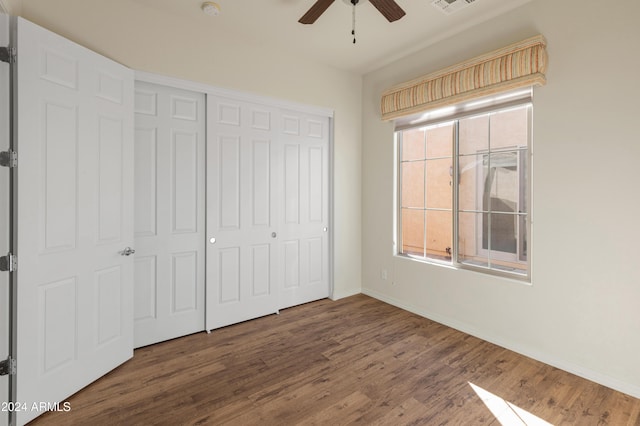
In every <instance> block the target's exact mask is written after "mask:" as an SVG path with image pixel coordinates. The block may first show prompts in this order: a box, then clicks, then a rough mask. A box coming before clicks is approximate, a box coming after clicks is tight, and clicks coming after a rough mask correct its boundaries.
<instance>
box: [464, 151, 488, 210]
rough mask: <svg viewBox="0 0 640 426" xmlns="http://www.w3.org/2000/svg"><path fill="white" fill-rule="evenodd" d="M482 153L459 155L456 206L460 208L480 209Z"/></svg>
mask: <svg viewBox="0 0 640 426" xmlns="http://www.w3.org/2000/svg"><path fill="white" fill-rule="evenodd" d="M483 158H484V155H467V156H464V157H459V160H458V170H459V173H460V178H459V179H458V208H459V209H460V210H482V194H483V193H484V187H483V185H482V172H483V170H484V169H483V165H482V163H483Z"/></svg>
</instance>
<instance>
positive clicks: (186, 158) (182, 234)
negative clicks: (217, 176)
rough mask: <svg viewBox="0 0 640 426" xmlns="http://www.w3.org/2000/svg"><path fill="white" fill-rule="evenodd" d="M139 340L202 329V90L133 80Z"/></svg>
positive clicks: (136, 337)
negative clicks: (180, 88) (195, 91)
mask: <svg viewBox="0 0 640 426" xmlns="http://www.w3.org/2000/svg"><path fill="white" fill-rule="evenodd" d="M135 113H136V114H135V155H134V158H135V208H134V210H135V221H134V223H135V224H134V230H135V246H136V259H135V284H134V288H135V295H134V300H135V306H134V319H135V325H134V345H135V347H140V346H145V345H149V344H152V343H156V342H160V341H163V340H168V339H173V338H175V337H179V336H184V335H187V334H191V333H194V332H197V331H202V330H204V303H205V300H204V241H205V229H204V227H205V220H204V214H205V212H204V208H205V204H204V203H205V103H204V94H201V93H194V92H190V91H185V90H179V89H175V88H170V87H166V86H160V85H156V84H150V83H145V82H139V81H136V83H135Z"/></svg>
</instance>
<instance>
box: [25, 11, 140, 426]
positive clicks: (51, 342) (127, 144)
mask: <svg viewBox="0 0 640 426" xmlns="http://www.w3.org/2000/svg"><path fill="white" fill-rule="evenodd" d="M17 22H18V50H19V51H20V61H19V62H18V84H19V85H18V137H19V139H18V142H17V143H18V146H17V150H18V152H20V167H19V168H18V169H17V170H18V193H19V199H18V212H19V213H18V236H17V238H18V241H19V245H18V257H19V258H20V274H19V276H18V284H17V287H18V335H19V336H22V338H19V339H18V347H17V356H18V359H19V360H20V369H19V374H18V376H17V380H18V385H17V392H18V395H17V399H18V400H19V401H22V402H26V403H27V405H28V406H31V403H32V402H38V401H49V402H54V401H62V400H64V399H65V398H66V397H68V396H69V395H71V394H73V393H74V392H76V391H77V390H79V389H81V388H82V387H84V386H86V385H87V384H89V383H90V382H91V381H93V380H95V379H97V378H98V377H100V376H102V375H103V374H105V373H106V372H108V371H109V370H111V369H112V368H114V367H115V366H117V365H119V364H120V363H122V362H124V361H125V360H126V359H128V358H130V357H131V356H132V354H133V327H132V323H133V316H132V313H133V312H132V311H133V306H132V299H133V285H132V284H133V258H131V257H126V256H121V255H120V254H119V252H120V251H121V250H123V249H124V248H125V247H126V246H132V245H133V191H132V188H131V186H130V182H131V181H132V179H133V163H132V157H133V143H132V142H133V121H132V113H133V96H132V95H133V72H132V71H131V70H129V69H126V68H124V67H123V66H121V65H119V64H116V63H114V62H112V61H110V60H108V59H106V58H103V57H101V56H99V55H97V54H95V53H93V52H91V51H89V50H87V49H85V48H82V47H80V46H78V45H76V44H74V43H72V42H70V41H68V40H65V39H63V38H62V37H59V36H57V35H55V34H53V33H51V32H49V31H47V30H44V29H42V28H40V27H38V26H36V25H34V24H32V23H30V22H28V21H25V20H23V19H20V18H18V20H17ZM39 414H41V413H40V412H39V411H37V410H34V411H27V412H19V413H18V424H23V423H25V422H27V421H29V420H31V419H32V418H34V417H36V416H37V415H39Z"/></svg>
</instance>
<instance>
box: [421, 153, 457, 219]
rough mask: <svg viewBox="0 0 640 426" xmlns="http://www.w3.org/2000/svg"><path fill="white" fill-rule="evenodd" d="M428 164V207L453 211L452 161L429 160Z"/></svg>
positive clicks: (447, 159)
mask: <svg viewBox="0 0 640 426" xmlns="http://www.w3.org/2000/svg"><path fill="white" fill-rule="evenodd" d="M426 164H427V170H426V172H427V173H426V188H427V207H428V208H437V209H451V208H452V207H453V204H452V199H453V195H452V187H451V184H452V179H453V177H452V175H451V173H452V170H453V169H452V163H451V159H450V158H444V159H439V160H427V161H426Z"/></svg>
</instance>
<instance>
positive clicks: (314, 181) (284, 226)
mask: <svg viewBox="0 0 640 426" xmlns="http://www.w3.org/2000/svg"><path fill="white" fill-rule="evenodd" d="M279 130H280V131H279V133H280V134H279V140H280V144H281V149H282V168H281V170H280V175H279V188H278V189H279V193H280V194H281V199H280V205H281V206H282V212H281V214H280V216H279V221H278V230H279V238H278V241H279V263H278V283H279V285H280V289H279V292H280V305H279V306H280V308H287V307H290V306H294V305H298V304H301V303H306V302H310V301H313V300H318V299H322V298H325V297H329V291H330V288H329V287H330V283H329V232H328V231H329V229H328V227H329V119H328V118H327V117H322V116H317V115H311V114H306V113H301V112H296V111H282V114H281V116H280V126H279Z"/></svg>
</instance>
